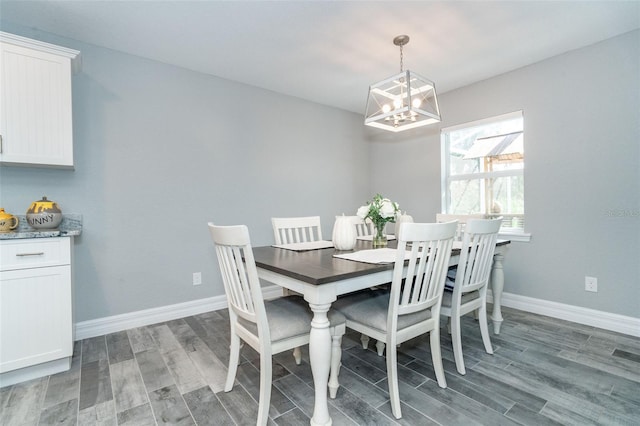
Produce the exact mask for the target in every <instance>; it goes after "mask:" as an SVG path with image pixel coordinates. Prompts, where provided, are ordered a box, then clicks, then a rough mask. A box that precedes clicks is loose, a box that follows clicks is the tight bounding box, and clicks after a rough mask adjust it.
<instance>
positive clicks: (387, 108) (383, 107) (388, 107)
mask: <svg viewBox="0 0 640 426" xmlns="http://www.w3.org/2000/svg"><path fill="white" fill-rule="evenodd" d="M389 111H391V106H389V104H384V105H382V112H384V113H385V114H386V113H388V112H389Z"/></svg>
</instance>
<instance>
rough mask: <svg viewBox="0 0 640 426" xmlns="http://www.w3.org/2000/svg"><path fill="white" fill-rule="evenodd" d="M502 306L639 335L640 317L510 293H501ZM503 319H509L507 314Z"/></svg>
mask: <svg viewBox="0 0 640 426" xmlns="http://www.w3.org/2000/svg"><path fill="white" fill-rule="evenodd" d="M487 300H488V301H490V302H492V301H493V298H492V295H491V292H490V291H489V292H487ZM502 306H506V307H509V308H514V309H518V310H521V311H525V312H531V313H534V314H541V315H546V316H549V317H552V318H558V319H562V320H566V321H571V322H575V323H578V324H582V325H588V326H592V327H597V328H602V329H604V330H610V331H615V332H618V333H622V334H627V335H630V336H636V337H640V318H634V317H628V316H625V315H619V314H612V313H609V312H604V311H597V310H595V309H590V308H583V307H580V306H574V305H567V304H564V303H558V302H551V301H548V300H542V299H534V298H532V297H526V296H520V295H517V294H512V293H502ZM503 316H504V315H503ZM505 320H506V321H508V320H509V317H508V315H507V317H506V319H505Z"/></svg>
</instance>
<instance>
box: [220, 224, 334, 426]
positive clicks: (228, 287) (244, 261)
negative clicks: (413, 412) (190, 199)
mask: <svg viewBox="0 0 640 426" xmlns="http://www.w3.org/2000/svg"><path fill="white" fill-rule="evenodd" d="M209 230H210V232H211V237H212V239H213V242H214V245H215V249H216V255H217V257H218V263H219V265H220V273H221V274H222V282H223V284H224V290H225V293H226V296H227V303H228V305H229V320H230V324H231V348H230V357H229V370H228V374H227V382H226V384H225V388H224V391H225V392H229V391H231V390H232V389H233V384H234V382H235V376H236V372H237V369H238V362H239V359H240V340H242V341H244V342H246V343H247V344H248V345H249V346H251V347H252V348H254V349H255V350H256V351H258V353H259V354H260V397H259V400H258V419H257V422H256V424H257V425H266V424H267V419H268V415H269V404H270V400H271V381H272V356H273V355H275V354H278V353H280V352H284V351H286V350H290V349H294V348H297V347H300V346H301V345H305V344H308V343H309V333H310V330H311V321H312V319H313V313H312V312H311V309H310V308H309V305H308V304H307V302H305V301H304V299H302V298H301V297H299V296H290V297H282V298H278V299H274V300H266V301H265V300H264V299H263V297H262V289H261V288H260V281H259V278H258V273H257V269H256V265H255V261H254V258H253V251H252V248H251V242H250V239H249V230H248V229H247V227H246V226H244V225H237V226H216V225H214V224H213V223H209ZM328 317H329V322H330V324H331V325H330V333H331V339H332V349H331V372H330V376H329V394H330V396H331V398H335V396H336V393H337V391H338V387H339V383H338V372H339V370H340V360H341V356H342V353H341V342H342V336H343V335H344V333H345V331H346V328H345V319H344V316H343V315H342V314H340V313H339V312H336V311H335V310H330V311H329V313H328ZM296 364H300V357H296Z"/></svg>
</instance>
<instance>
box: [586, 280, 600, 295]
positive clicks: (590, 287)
mask: <svg viewBox="0 0 640 426" xmlns="http://www.w3.org/2000/svg"><path fill="white" fill-rule="evenodd" d="M584 289H585V291H592V292H594V293H597V292H598V279H597V278H594V277H584Z"/></svg>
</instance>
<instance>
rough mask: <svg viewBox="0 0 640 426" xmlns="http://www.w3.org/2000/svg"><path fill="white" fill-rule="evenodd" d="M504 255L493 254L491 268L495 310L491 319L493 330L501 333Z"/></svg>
mask: <svg viewBox="0 0 640 426" xmlns="http://www.w3.org/2000/svg"><path fill="white" fill-rule="evenodd" d="M503 260H504V255H502V254H501V253H496V254H494V255H493V266H492V268H491V291H492V292H493V312H492V314H491V320H492V321H493V332H494V333H495V334H500V326H501V325H502V321H503V319H502V311H501V309H500V304H501V303H502V290H503V289H504V271H503V269H502V261H503Z"/></svg>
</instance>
